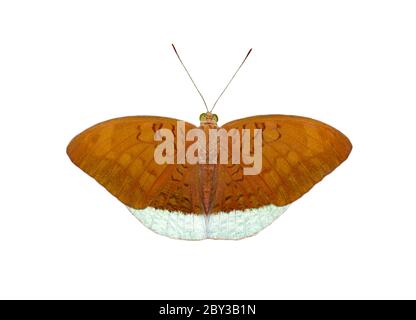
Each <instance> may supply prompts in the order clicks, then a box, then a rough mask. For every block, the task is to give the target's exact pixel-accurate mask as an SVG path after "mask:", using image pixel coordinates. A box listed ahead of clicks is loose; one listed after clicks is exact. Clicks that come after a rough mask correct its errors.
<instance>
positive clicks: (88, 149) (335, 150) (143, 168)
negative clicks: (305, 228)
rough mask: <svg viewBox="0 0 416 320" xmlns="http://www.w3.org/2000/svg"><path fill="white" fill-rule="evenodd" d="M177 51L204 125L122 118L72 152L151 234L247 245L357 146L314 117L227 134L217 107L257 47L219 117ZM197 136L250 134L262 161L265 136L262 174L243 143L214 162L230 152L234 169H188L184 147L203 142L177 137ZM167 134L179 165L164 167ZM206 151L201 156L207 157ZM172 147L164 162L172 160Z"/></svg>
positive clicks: (85, 137) (239, 126)
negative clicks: (159, 156) (158, 155)
mask: <svg viewBox="0 0 416 320" xmlns="http://www.w3.org/2000/svg"><path fill="white" fill-rule="evenodd" d="M172 46H173V45H172ZM173 48H174V50H175V53H176V55H177V57H178V59H179V61H180V62H181V64H182V66H183V67H184V69H185V71H186V72H187V74H188V76H189V78H190V79H191V81H192V83H193V84H194V86H195V88H196V89H197V91H198V93H199V95H200V96H201V98H202V100H203V102H204V104H205V107H206V109H207V112H204V113H202V114H201V116H200V125H199V127H197V126H195V125H193V124H191V123H188V122H183V121H180V120H178V119H173V118H166V117H157V116H130V117H122V118H116V119H112V120H108V121H104V122H101V123H99V124H96V125H94V126H92V127H90V128H88V129H86V130H85V131H83V132H82V133H80V134H78V135H77V136H76V137H74V138H73V139H72V141H71V142H70V143H69V145H68V147H67V154H68V156H69V158H70V159H71V161H72V162H73V163H74V164H75V165H76V166H78V167H79V168H80V169H81V170H83V171H84V172H85V173H87V174H88V175H90V176H91V177H92V178H94V179H95V180H96V181H97V182H98V183H99V184H101V185H102V186H104V187H105V188H106V189H107V190H108V191H109V192H110V193H111V194H112V195H113V196H115V197H116V198H117V199H118V200H120V201H121V202H122V203H123V204H125V205H126V206H127V207H128V209H129V210H130V211H131V213H132V214H133V215H134V216H135V217H136V218H138V219H139V220H140V221H141V222H142V223H143V224H144V225H145V226H146V227H148V228H149V229H151V230H153V231H155V232H156V233H158V234H161V235H164V236H168V237H170V238H176V239H185V240H202V239H208V238H210V239H242V238H246V237H249V236H252V235H255V234H257V233H258V232H259V231H261V230H262V229H264V228H265V227H266V226H268V225H270V224H271V223H272V222H273V221H274V220H275V219H277V218H278V217H279V216H280V215H281V214H282V213H283V212H285V210H286V209H287V208H288V206H289V205H290V204H291V203H292V202H294V201H296V200H297V199H299V198H300V197H301V196H302V195H304V194H305V193H307V192H308V191H309V190H310V189H311V188H312V187H313V186H314V185H315V184H317V183H318V182H319V181H321V180H322V179H323V178H324V177H325V176H326V175H328V174H329V173H331V172H332V171H333V170H334V169H335V168H336V167H338V166H339V165H340V164H341V163H342V162H343V161H345V160H346V159H347V157H348V156H349V154H350V152H351V150H352V145H351V143H350V141H349V140H348V138H347V137H346V136H345V135H344V134H343V133H341V132H340V131H338V130H337V129H335V128H333V127H331V126H329V125H327V124H325V123H323V122H320V121H318V120H314V119H311V118H306V117H301V116H293V115H259V116H253V117H248V118H243V119H238V120H234V121H231V122H229V123H226V124H223V125H222V126H221V127H219V126H218V124H217V123H218V116H217V115H216V114H214V113H212V111H213V108H214V107H215V105H216V103H217V102H218V100H219V98H220V97H221V96H222V94H223V93H224V91H225V90H226V89H227V87H228V86H229V84H230V83H231V81H232V80H233V78H234V77H235V75H236V74H237V72H238V71H239V70H240V68H241V66H242V65H243V64H244V62H245V61H246V59H247V57H248V55H249V54H250V52H251V49H250V51H249V52H248V54H247V55H246V57H245V59H244V60H243V62H242V63H241V64H240V66H239V67H238V69H237V71H236V72H235V73H234V75H233V77H232V78H231V80H230V81H229V82H228V84H227V86H226V87H225V89H224V90H223V91H222V92H221V94H220V96H219V97H218V99H217V100H216V102H215V103H214V106H213V107H212V108H211V109H210V110H209V109H208V107H207V104H206V102H205V100H204V97H203V96H202V94H201V93H200V91H199V89H198V87H197V86H196V84H195V82H194V81H193V79H192V77H191V75H190V74H189V72H188V70H187V68H186V67H185V65H184V64H183V62H182V60H181V58H180V56H179V54H178V52H177V50H176V48H175V47H174V46H173ZM181 123H182V125H180V124H181ZM195 129H197V130H201V131H202V132H205V133H208V131H210V130H216V129H224V130H225V131H226V132H231V131H232V132H234V133H235V134H237V135H239V136H244V132H257V135H255V134H254V133H253V134H252V135H249V136H248V139H247V140H246V142H248V143H249V144H248V145H249V147H247V149H246V150H245V153H246V154H252V153H253V151H254V150H253V146H255V140H256V139H257V138H261V143H260V145H259V147H260V148H261V154H260V159H259V160H260V161H261V164H262V167H261V170H260V171H259V172H258V173H257V174H251V175H247V174H245V171H244V169H245V168H246V167H247V166H245V164H244V163H241V162H240V163H239V162H238V161H234V160H241V157H243V156H244V150H243V149H244V148H243V147H244V146H243V147H241V145H238V147H237V151H242V154H240V155H239V156H236V159H233V154H232V152H231V151H230V150H226V151H223V150H220V152H218V153H217V154H216V155H214V158H215V159H219V157H220V154H224V152H228V153H227V154H226V157H225V159H226V163H219V162H216V163H215V162H209V161H200V162H197V163H189V162H188V161H185V162H184V161H181V162H180V163H179V161H178V159H179V156H178V154H175V152H178V150H179V149H180V148H181V145H182V147H183V148H184V149H185V150H186V149H189V148H190V147H191V146H192V143H193V141H189V140H188V139H186V140H185V141H180V140H178V139H177V138H179V136H185V137H187V135H188V134H189V133H191V132H193V130H195ZM163 130H165V131H163ZM167 131H169V132H171V137H172V138H174V140H173V141H171V147H170V148H169V151H168V153H169V152H171V153H172V152H173V158H172V159H174V160H176V162H174V163H172V162H170V163H168V162H163V161H162V162H160V161H156V160H155V152H156V151H157V149H158V146H159V147H160V144H161V142H160V141H161V139H155V138H156V137H157V136H158V134H159V133H160V132H167ZM228 138H229V137H227V139H226V140H227V141H228ZM233 143H234V142H233ZM214 144H215V143H214ZM209 147H210V145H208V143H207V142H206V141H204V142H203V143H202V149H204V148H205V149H206V151H207V152H208V153H209V150H208V149H209ZM220 147H221V146H220ZM202 149H198V152H196V153H194V154H197V155H199V156H200V153H202V152H201V150H202ZM166 150H168V149H166ZM166 150H164V156H167V151H166ZM233 150H234V149H233ZM234 151H235V150H234ZM215 159H214V160H215ZM205 160H206V159H205Z"/></svg>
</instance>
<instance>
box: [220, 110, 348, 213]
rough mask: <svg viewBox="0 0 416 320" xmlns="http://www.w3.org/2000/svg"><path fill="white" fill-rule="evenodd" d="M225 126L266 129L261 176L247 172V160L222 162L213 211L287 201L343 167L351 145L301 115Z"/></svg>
mask: <svg viewBox="0 0 416 320" xmlns="http://www.w3.org/2000/svg"><path fill="white" fill-rule="evenodd" d="M223 128H225V129H226V130H231V129H238V130H239V132H240V135H241V132H242V130H243V129H250V130H251V131H252V132H253V129H261V130H262V169H261V172H260V173H259V174H258V175H244V171H243V168H244V167H245V165H244V164H234V165H219V166H218V173H217V175H218V176H217V181H218V184H217V190H216V195H215V198H214V203H213V211H214V212H219V211H224V212H229V211H232V210H239V209H247V208H258V207H261V206H264V205H268V204H274V205H277V206H285V205H288V204H290V203H292V202H293V201H295V200H297V199H299V198H300V197H301V196H302V195H304V194H305V193H306V192H308V191H309V190H310V189H311V188H312V187H313V186H314V185H315V184H316V183H318V182H319V181H321V180H322V178H323V177H325V176H326V175H327V174H329V173H330V172H332V171H333V170H334V169H335V168H336V167H337V166H339V165H340V164H341V163H342V162H343V161H344V160H345V159H347V157H348V155H349V154H350V152H351V149H352V145H351V143H350V141H349V140H348V138H347V137H346V136H345V135H344V134H342V133H341V132H340V131H338V130H336V129H335V128H333V127H331V126H329V125H327V124H324V123H322V122H320V121H317V120H314V119H310V118H304V117H298V116H287V115H265V116H255V117H250V118H245V119H240V120H235V121H232V122H229V123H227V124H225V125H224V126H223ZM253 136H254V134H253V135H252V136H251V137H252V138H251V145H253ZM230 151H231V150H229V152H230Z"/></svg>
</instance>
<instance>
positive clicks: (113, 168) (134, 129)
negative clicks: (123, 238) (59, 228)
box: [67, 116, 201, 213]
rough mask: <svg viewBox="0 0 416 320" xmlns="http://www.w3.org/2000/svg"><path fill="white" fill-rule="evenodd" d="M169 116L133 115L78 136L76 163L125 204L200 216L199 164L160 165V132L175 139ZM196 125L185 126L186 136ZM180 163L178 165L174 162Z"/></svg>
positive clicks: (72, 150) (73, 149) (72, 149)
mask: <svg viewBox="0 0 416 320" xmlns="http://www.w3.org/2000/svg"><path fill="white" fill-rule="evenodd" d="M177 121H178V120H176V119H171V118H162V117H152V116H143V117H141V116H135V117H124V118H117V119H112V120H108V121H105V122H102V123H99V124H97V125H95V126H92V127H91V128H89V129H87V130H85V131H84V132H82V133H80V134H79V135H77V136H76V137H75V138H74V139H73V140H72V141H71V142H70V143H69V145H68V147H67V154H68V156H69V158H70V159H71V160H72V162H73V163H74V164H75V165H77V166H78V167H79V168H81V169H82V170H83V171H85V172H86V173H87V174H88V175H90V176H91V177H93V178H94V179H95V180H97V181H98V182H99V183H100V184H101V185H103V186H104V187H105V188H106V189H107V190H108V191H109V192H110V193H111V194H112V195H114V196H115V197H116V198H117V199H119V200H120V201H121V202H123V203H124V204H125V205H127V206H129V207H131V208H135V209H142V208H145V207H148V206H151V207H154V208H160V209H166V210H173V211H182V212H189V213H190V212H193V213H200V212H201V201H200V195H199V192H198V190H199V180H198V179H199V178H198V169H197V166H196V165H175V164H162V165H160V164H157V163H156V162H155V160H154V151H155V148H156V146H157V144H159V143H160V142H158V141H155V140H154V134H155V132H156V131H157V130H158V129H162V128H166V129H170V130H171V131H172V133H173V134H174V136H175V150H176V135H177V132H176V130H177ZM194 127H195V126H194V125H192V124H189V123H185V134H186V131H187V130H189V129H192V128H194ZM175 163H176V162H175Z"/></svg>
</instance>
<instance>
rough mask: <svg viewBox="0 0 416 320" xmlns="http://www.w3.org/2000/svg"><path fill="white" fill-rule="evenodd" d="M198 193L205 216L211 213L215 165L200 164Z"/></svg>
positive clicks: (214, 189) (214, 185)
mask: <svg viewBox="0 0 416 320" xmlns="http://www.w3.org/2000/svg"><path fill="white" fill-rule="evenodd" d="M199 180H200V181H201V187H200V189H201V190H200V193H201V200H202V206H203V208H204V212H205V214H209V213H210V212H211V208H212V203H213V198H214V196H215V191H216V181H217V165H215V164H201V165H200V166H199Z"/></svg>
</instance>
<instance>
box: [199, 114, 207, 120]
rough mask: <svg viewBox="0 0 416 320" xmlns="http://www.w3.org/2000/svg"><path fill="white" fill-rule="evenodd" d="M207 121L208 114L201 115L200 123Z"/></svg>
mask: <svg viewBox="0 0 416 320" xmlns="http://www.w3.org/2000/svg"><path fill="white" fill-rule="evenodd" d="M205 120H207V114H206V113H201V114H200V115H199V121H205Z"/></svg>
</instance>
